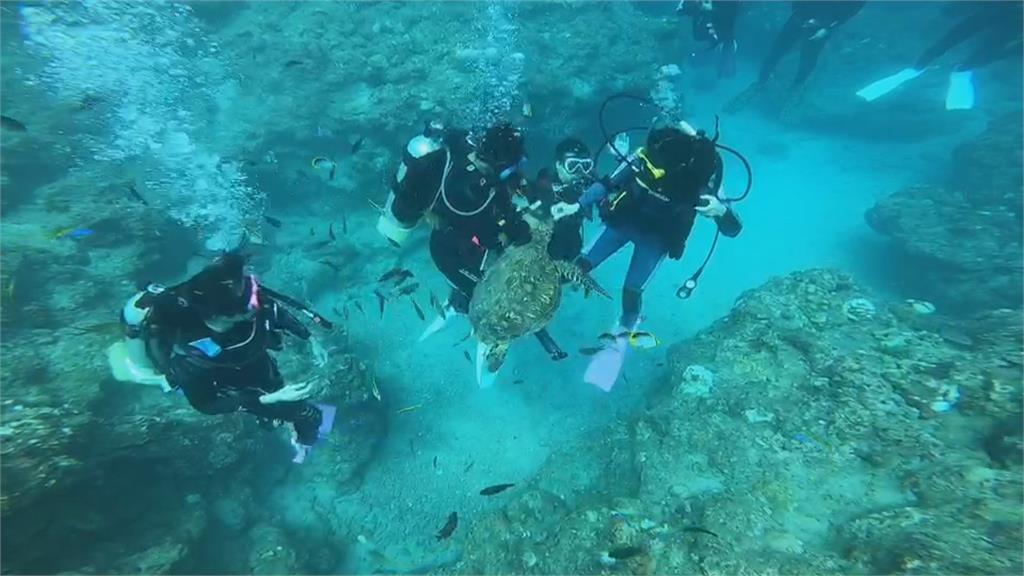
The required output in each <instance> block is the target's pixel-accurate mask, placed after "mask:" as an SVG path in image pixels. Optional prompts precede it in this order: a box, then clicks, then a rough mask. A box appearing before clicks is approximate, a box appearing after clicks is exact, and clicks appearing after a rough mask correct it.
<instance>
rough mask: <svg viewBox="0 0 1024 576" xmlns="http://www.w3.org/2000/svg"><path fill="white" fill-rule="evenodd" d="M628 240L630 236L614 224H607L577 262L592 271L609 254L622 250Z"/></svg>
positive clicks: (586, 269) (587, 270) (585, 269)
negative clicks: (617, 228)
mask: <svg viewBox="0 0 1024 576" xmlns="http://www.w3.org/2000/svg"><path fill="white" fill-rule="evenodd" d="M627 242H629V238H628V237H626V235H625V234H623V233H622V232H621V231H619V230H616V229H615V227H613V226H605V228H604V230H603V231H601V235H600V236H598V237H597V240H595V241H594V244H593V245H592V246H591V247H590V249H589V250H587V252H586V254H583V255H582V256H580V257H579V259H578V260H577V264H579V266H580V267H581V268H583V270H584V271H586V272H590V271H591V270H593V269H594V268H597V267H598V266H600V265H601V263H602V262H604V261H605V260H607V259H608V257H609V256H611V255H612V254H615V253H616V252H618V251H619V250H621V249H622V247H623V246H625V245H626V243H627Z"/></svg>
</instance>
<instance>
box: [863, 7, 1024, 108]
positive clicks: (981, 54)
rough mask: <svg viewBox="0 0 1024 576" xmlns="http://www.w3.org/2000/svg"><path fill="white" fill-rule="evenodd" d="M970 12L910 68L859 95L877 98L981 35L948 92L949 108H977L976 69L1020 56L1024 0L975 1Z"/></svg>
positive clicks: (955, 71) (956, 69)
mask: <svg viewBox="0 0 1024 576" xmlns="http://www.w3.org/2000/svg"><path fill="white" fill-rule="evenodd" d="M970 10H971V11H970V13H969V14H967V15H966V16H965V17H964V18H963V19H962V20H960V21H959V22H958V23H957V24H956V25H954V26H953V27H952V28H950V29H949V31H947V32H946V33H945V34H943V35H942V36H941V37H940V38H939V39H938V40H936V41H935V43H933V44H932V45H931V46H929V47H928V48H927V49H926V50H925V51H924V52H923V53H922V54H921V56H920V57H919V58H918V59H917V62H915V63H914V65H913V66H912V67H910V68H904V69H903V70H900V71H899V72H897V73H895V74H893V75H891V76H887V77H885V78H882V79H881V80H877V81H875V82H872V83H871V84H869V85H868V86H866V87H864V88H862V89H860V90H858V91H857V95H858V96H860V97H861V98H863V99H864V100H867V101H868V102H871V101H874V100H876V99H878V98H880V97H882V96H884V95H886V94H888V93H889V92H892V91H893V90H895V89H896V88H899V87H900V86H902V85H903V84H904V83H906V82H908V81H910V80H913V79H914V78H917V77H918V76H920V75H921V74H923V73H924V72H925V70H926V69H927V68H928V67H929V66H931V65H932V63H933V62H934V61H935V60H936V59H938V58H939V57H940V56H942V55H943V54H945V53H946V52H948V51H949V50H951V49H952V48H954V47H956V46H958V45H960V44H962V43H964V42H966V41H968V40H970V39H971V38H975V37H976V38H978V40H977V42H976V43H975V47H974V49H973V50H972V51H970V52H969V53H968V55H967V56H966V57H964V58H962V59H960V60H959V62H958V63H957V65H956V66H955V67H954V69H953V71H952V72H951V73H950V75H949V88H948V89H947V91H946V109H947V110H970V109H971V108H973V107H974V78H973V75H974V71H975V70H978V69H979V68H982V67H984V66H987V65H989V64H992V63H993V62H998V61H1000V60H1003V59H1006V58H1010V57H1012V56H1019V55H1020V53H1021V42H1022V34H1021V30H1022V29H1024V3H1021V2H971V3H970Z"/></svg>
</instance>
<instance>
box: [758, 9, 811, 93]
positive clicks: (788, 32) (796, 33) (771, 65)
mask: <svg viewBox="0 0 1024 576" xmlns="http://www.w3.org/2000/svg"><path fill="white" fill-rule="evenodd" d="M801 34H803V30H802V28H801V27H800V19H799V18H797V17H796V15H793V16H790V17H789V20H786V23H785V24H784V25H783V26H782V30H781V31H780V32H779V35H778V36H776V37H775V42H774V43H773V44H772V47H771V49H770V50H769V51H768V55H767V56H765V59H764V62H762V63H761V72H760V73H759V74H758V76H757V82H758V84H765V83H766V82H768V80H769V79H770V78H771V76H772V72H774V71H775V67H776V66H778V65H779V62H780V61H781V60H782V57H783V56H785V55H786V53H787V52H789V50H790V49H791V48H793V46H794V45H796V43H797V42H798V41H799V40H800V37H801Z"/></svg>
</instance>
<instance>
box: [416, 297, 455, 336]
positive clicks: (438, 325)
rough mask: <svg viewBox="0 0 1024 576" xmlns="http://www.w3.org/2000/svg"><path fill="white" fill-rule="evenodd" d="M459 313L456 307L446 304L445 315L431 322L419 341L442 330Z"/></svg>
mask: <svg viewBox="0 0 1024 576" xmlns="http://www.w3.org/2000/svg"><path fill="white" fill-rule="evenodd" d="M457 315H458V312H456V311H455V309H454V308H452V307H451V306H445V308H444V315H443V316H438V317H437V318H434V321H433V322H431V323H430V325H429V326H427V328H426V329H425V330H424V331H423V333H422V334H420V339H419V342H423V341H424V340H426V339H427V338H430V337H431V336H433V335H434V334H435V333H437V332H440V331H441V330H442V329H444V327H445V326H447V325H448V322H449V321H450V320H451V319H452V318H454V317H455V316H457Z"/></svg>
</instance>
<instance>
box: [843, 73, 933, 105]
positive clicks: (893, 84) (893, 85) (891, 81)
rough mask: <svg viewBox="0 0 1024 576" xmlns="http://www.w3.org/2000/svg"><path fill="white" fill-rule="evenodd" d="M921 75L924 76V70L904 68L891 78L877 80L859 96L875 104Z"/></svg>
mask: <svg viewBox="0 0 1024 576" xmlns="http://www.w3.org/2000/svg"><path fill="white" fill-rule="evenodd" d="M921 74H924V70H919V69H917V68H904V69H903V70H900V71H899V72H897V73H895V74H893V75H891V76H886V77H885V78H882V79H881V80H876V81H874V82H872V83H871V84H868V85H867V86H865V87H863V88H861V89H860V90H858V91H857V96H859V97H860V98H862V99H864V100H867V101H868V102H874V101H875V100H877V99H879V98H881V97H882V96H885V95H886V94H888V93H889V92H892V91H893V90H895V89H897V88H899V87H900V86H902V85H904V84H906V83H907V82H910V81H911V80H913V79H914V78H917V77H918V76H920V75H921Z"/></svg>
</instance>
